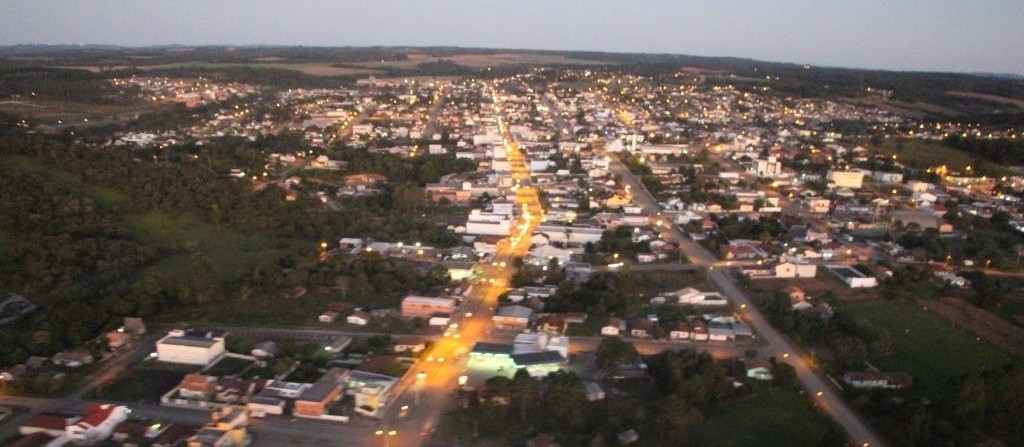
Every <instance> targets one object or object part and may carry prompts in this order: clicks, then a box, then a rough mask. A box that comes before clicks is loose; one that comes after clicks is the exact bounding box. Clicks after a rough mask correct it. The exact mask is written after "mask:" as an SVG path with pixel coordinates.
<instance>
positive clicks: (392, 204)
mask: <svg viewBox="0 0 1024 447" xmlns="http://www.w3.org/2000/svg"><path fill="white" fill-rule="evenodd" d="M265 143H266V142H265V141H264V142H256V143H245V142H243V141H241V140H237V139H225V140H221V141H219V142H215V143H214V144H207V145H205V146H203V147H202V148H198V147H195V146H183V147H179V148H172V149H169V150H166V149H165V150H162V151H160V152H155V151H149V150H128V149H104V150H101V149H93V148H88V147H84V146H79V145H75V144H69V143H64V142H61V141H58V140H55V139H51V138H44V137H33V138H26V137H23V136H22V137H19V136H12V137H6V138H2V139H0V159H2V162H0V171H2V175H0V251H2V252H3V254H4V259H5V262H3V263H2V264H0V291H5V292H14V293H20V294H23V295H25V296H26V297H27V298H29V299H30V300H32V301H33V302H35V303H37V304H40V305H41V306H40V309H39V310H37V311H35V312H34V313H33V314H31V315H29V316H28V317H26V318H23V319H21V320H20V321H18V322H16V323H13V324H12V325H10V326H7V327H5V328H4V330H3V331H0V364H8V363H12V362H17V361H22V360H24V359H25V358H26V357H27V356H28V355H46V354H50V353H53V352H55V351H57V350H61V349H65V348H69V347H73V346H77V345H80V344H82V343H83V342H85V341H87V340H89V339H91V338H93V337H95V336H97V335H98V334H99V333H100V331H101V330H104V329H109V328H111V327H115V326H116V325H117V324H118V323H119V322H120V319H121V318H122V317H124V316H131V315H139V316H142V317H145V318H147V319H156V320H168V319H171V318H207V317H210V316H211V314H209V313H208V312H212V311H211V309H214V308H227V309H226V310H224V311H223V312H228V311H230V308H231V307H232V306H230V305H229V304H230V303H232V302H237V300H247V299H252V300H258V299H273V298H275V297H277V296H279V293H280V291H281V290H285V289H287V288H290V287H294V286H298V285H303V286H307V287H324V288H327V289H330V290H334V291H335V293H336V294H339V295H340V299H345V300H349V301H352V302H355V303H358V304H359V305H364V306H373V305H390V304H394V303H393V302H391V301H393V300H394V299H395V297H396V296H398V295H399V294H401V293H404V292H407V291H408V290H410V289H414V290H424V291H427V290H430V289H436V288H437V287H440V286H442V285H443V283H444V277H443V275H441V274H439V273H438V272H435V271H433V270H423V269H422V268H420V267H417V266H415V265H412V264H409V263H406V262H399V261H396V260H391V259H384V258H380V257H377V256H362V257H355V258H350V257H345V256H341V257H334V258H332V259H330V260H329V261H328V262H320V261H318V260H317V252H316V250H317V249H318V246H319V242H320V241H332V240H336V239H337V238H338V237H341V236H353V235H355V236H368V237H373V238H377V239H379V240H403V239H404V240H417V241H422V242H423V243H424V244H429V245H436V246H450V245H453V244H456V243H458V239H457V237H455V235H454V234H452V233H450V232H448V231H447V230H445V229H444V228H442V227H438V226H437V225H436V224H435V223H433V222H432V221H431V220H430V219H429V217H428V215H427V212H430V211H431V209H430V207H429V205H428V203H427V202H426V200H425V196H424V194H423V193H422V190H420V189H419V186H418V185H421V184H422V183H423V182H425V181H432V180H436V178H437V177H439V176H440V175H444V174H447V173H450V172H452V170H453V169H462V168H464V167H465V166H462V164H459V163H448V162H446V161H439V160H435V159H434V158H435V157H434V156H423V157H419V158H417V159H415V160H412V161H409V162H406V163H403V162H402V161H401V160H400V159H391V158H387V157H384V158H381V157H376V156H373V157H371V156H369V155H368V154H366V153H354V154H351V156H350V157H349V158H350V159H351V160H352V161H353V164H356V165H358V166H359V167H360V169H363V170H364V171H362V172H379V173H382V174H386V175H388V179H389V183H388V187H387V188H385V189H384V190H383V191H382V193H381V194H379V195H377V196H372V197H368V198H364V199H351V200H347V201H345V203H344V207H343V208H342V209H341V210H340V211H337V212H326V211H325V210H324V208H323V206H322V205H321V204H320V202H319V201H318V200H314V199H310V198H305V197H303V196H300V197H299V198H298V200H296V201H291V202H289V201H285V200H283V192H282V191H281V190H280V189H278V187H277V186H275V185H273V184H271V185H268V186H267V187H265V188H263V189H262V190H259V191H255V190H254V189H253V187H252V185H251V184H250V183H249V182H248V181H245V180H238V179H233V178H230V177H228V176H226V175H225V174H224V173H225V172H227V168H226V166H232V165H235V163H244V161H245V160H246V159H257V158H262V157H263V155H260V153H261V152H260V150H259V149H258V146H260V145H261V144H265ZM254 146H257V147H254ZM253 154H255V155H253ZM197 157H198V158H197ZM364 158H365V159H364ZM396 158H397V157H396ZM411 211H418V212H420V214H419V215H417V214H413V213H411ZM154 216H156V218H154ZM153 220H157V221H164V220H165V221H166V222H167V226H168V227H169V228H171V229H173V228H174V227H175V226H182V227H183V228H182V229H180V230H177V231H180V232H182V233H183V234H184V236H183V240H181V239H179V238H170V239H168V238H162V237H154V236H153V234H151V233H153V231H151V229H149V228H148V227H147V225H150V224H149V222H151V221H153ZM193 232H194V233H195V234H194V235H192V234H191V233H193ZM222 239H223V240H222ZM236 240H237V241H241V242H237V243H235V242H233V241H236ZM225 241H226V242H225ZM252 245H255V247H253V246H252ZM261 245H262V247H263V248H260V246H261ZM301 304H302V303H301V302H300V303H296V306H295V308H294V309H289V310H288V312H292V313H295V312H305V313H315V312H319V311H322V309H315V308H314V309H304V308H302V306H301ZM256 308H257V309H259V308H260V307H259V306H256ZM264 309H265V310H266V308H264ZM213 315H214V316H215V315H217V314H216V313H214V314H213ZM269 318H273V317H272V316H270V317H269Z"/></svg>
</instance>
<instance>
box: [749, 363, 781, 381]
mask: <svg viewBox="0 0 1024 447" xmlns="http://www.w3.org/2000/svg"><path fill="white" fill-rule="evenodd" d="M744 366H745V367H746V370H747V378H750V379H756V380H772V379H773V378H774V377H773V376H772V366H774V365H772V362H771V361H769V360H768V359H766V358H756V359H749V360H747V361H746V362H744Z"/></svg>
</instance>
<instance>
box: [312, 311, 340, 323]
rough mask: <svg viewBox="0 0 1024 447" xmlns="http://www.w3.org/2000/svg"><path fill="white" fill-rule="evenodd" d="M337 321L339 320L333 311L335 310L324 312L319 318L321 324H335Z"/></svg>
mask: <svg viewBox="0 0 1024 447" xmlns="http://www.w3.org/2000/svg"><path fill="white" fill-rule="evenodd" d="M337 319H338V313H337V312H335V311H333V310H329V311H327V312H324V313H322V314H320V316H319V317H317V320H319V321H320V322H321V323H334V320H337Z"/></svg>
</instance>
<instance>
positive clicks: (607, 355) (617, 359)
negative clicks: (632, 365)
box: [595, 337, 639, 373]
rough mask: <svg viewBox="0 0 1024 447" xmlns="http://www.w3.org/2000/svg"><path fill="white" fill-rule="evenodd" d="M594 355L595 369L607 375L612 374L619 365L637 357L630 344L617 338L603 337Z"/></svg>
mask: <svg viewBox="0 0 1024 447" xmlns="http://www.w3.org/2000/svg"><path fill="white" fill-rule="evenodd" d="M595 355H596V359H595V362H596V364H597V367H598V368H601V369H602V370H604V371H605V372H608V373H611V372H614V371H615V370H616V368H618V366H619V365H621V364H624V363H629V362H632V361H634V360H636V359H637V357H638V356H639V354H638V353H637V351H636V347H634V346H633V344H632V343H630V342H627V341H625V340H623V339H621V338H619V337H604V338H603V339H602V340H601V344H599V345H598V346H597V353H596V354H595Z"/></svg>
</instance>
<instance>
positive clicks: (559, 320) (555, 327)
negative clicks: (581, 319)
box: [536, 314, 569, 334]
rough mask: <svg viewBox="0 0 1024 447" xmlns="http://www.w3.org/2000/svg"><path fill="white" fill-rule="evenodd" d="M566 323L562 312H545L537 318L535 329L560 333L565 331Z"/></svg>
mask: <svg viewBox="0 0 1024 447" xmlns="http://www.w3.org/2000/svg"><path fill="white" fill-rule="evenodd" d="M568 325H569V323H568V322H567V321H566V320H565V316H564V315H563V314H547V315H543V316H541V317H540V318H538V319H537V324H536V330H537V332H547V333H551V334H561V333H563V332H565V329H566V328H567V327H568Z"/></svg>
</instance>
